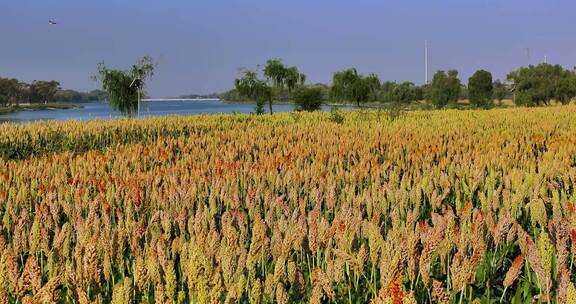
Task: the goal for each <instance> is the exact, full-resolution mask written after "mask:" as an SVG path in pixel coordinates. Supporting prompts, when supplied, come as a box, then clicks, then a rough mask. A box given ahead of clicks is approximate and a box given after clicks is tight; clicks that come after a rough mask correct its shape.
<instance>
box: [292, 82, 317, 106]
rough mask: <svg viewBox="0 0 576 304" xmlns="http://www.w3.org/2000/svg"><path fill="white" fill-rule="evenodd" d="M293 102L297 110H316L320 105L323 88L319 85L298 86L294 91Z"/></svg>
mask: <svg viewBox="0 0 576 304" xmlns="http://www.w3.org/2000/svg"><path fill="white" fill-rule="evenodd" d="M293 98H294V102H295V103H296V110H298V111H310V112H311V111H316V110H319V109H320V107H321V106H322V100H323V90H322V88H321V87H316V86H311V87H304V86H302V87H299V88H297V89H296V90H295V91H294V95H293Z"/></svg>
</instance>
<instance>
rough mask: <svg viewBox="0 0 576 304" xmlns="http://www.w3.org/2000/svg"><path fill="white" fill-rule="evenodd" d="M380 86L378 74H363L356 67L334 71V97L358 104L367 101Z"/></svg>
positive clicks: (332, 90)
mask: <svg viewBox="0 0 576 304" xmlns="http://www.w3.org/2000/svg"><path fill="white" fill-rule="evenodd" d="M379 88H380V79H378V76H376V74H370V75H368V76H363V75H361V74H359V73H358V71H357V70H356V69H354V68H351V69H347V70H343V71H339V72H336V73H334V75H333V77H332V88H331V89H330V94H331V96H332V98H335V99H338V100H341V101H352V102H355V103H356V104H357V105H358V106H360V103H364V102H367V101H368V100H369V99H370V96H374V95H375V93H376V92H377V91H378V89H379Z"/></svg>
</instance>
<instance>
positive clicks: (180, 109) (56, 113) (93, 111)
mask: <svg viewBox="0 0 576 304" xmlns="http://www.w3.org/2000/svg"><path fill="white" fill-rule="evenodd" d="M81 105H82V107H81V108H74V109H65V110H60V109H58V110H39V111H19V112H14V113H8V114H0V122H31V121H38V120H68V119H80V120H89V119H109V118H115V117H120V116H121V115H120V113H118V112H116V111H113V110H112V109H111V108H110V105H109V104H107V103H103V102H88V103H82V104H81ZM322 109H323V110H325V111H326V110H330V107H329V106H324V107H323V108H322ZM273 110H274V111H275V112H290V111H293V110H294V105H291V104H275V105H274V106H273ZM252 112H254V104H253V103H241V102H222V101H219V100H193V101H192V100H170V101H165V100H163V101H159V100H150V101H146V102H143V103H142V105H141V108H140V116H163V115H189V114H216V113H252Z"/></svg>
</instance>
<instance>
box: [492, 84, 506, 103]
mask: <svg viewBox="0 0 576 304" xmlns="http://www.w3.org/2000/svg"><path fill="white" fill-rule="evenodd" d="M493 88H494V90H493V91H494V95H493V98H494V99H496V100H498V103H499V104H502V100H503V99H504V98H506V97H508V95H509V94H510V89H509V88H508V86H507V85H506V84H505V83H503V82H502V81H500V80H499V79H497V80H496V81H494V84H493Z"/></svg>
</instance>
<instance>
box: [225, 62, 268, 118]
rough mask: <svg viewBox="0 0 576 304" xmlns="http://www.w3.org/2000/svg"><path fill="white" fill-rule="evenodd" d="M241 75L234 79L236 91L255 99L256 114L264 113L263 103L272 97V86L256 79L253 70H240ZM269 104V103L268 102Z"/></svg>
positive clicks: (256, 76)
mask: <svg viewBox="0 0 576 304" xmlns="http://www.w3.org/2000/svg"><path fill="white" fill-rule="evenodd" d="M240 72H241V74H242V77H240V78H237V79H236V80H235V81H234V87H235V89H236V91H237V92H238V93H239V94H240V95H241V96H245V97H247V98H249V99H252V100H255V101H256V114H263V113H264V103H265V102H266V100H268V101H269V100H271V99H272V88H271V87H270V86H268V84H267V83H266V82H265V81H263V80H260V79H258V74H257V73H256V72H255V71H251V70H248V69H241V70H240ZM270 104H271V103H270ZM270 113H272V106H271V105H270Z"/></svg>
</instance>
